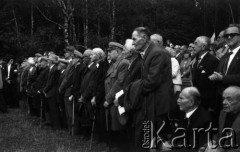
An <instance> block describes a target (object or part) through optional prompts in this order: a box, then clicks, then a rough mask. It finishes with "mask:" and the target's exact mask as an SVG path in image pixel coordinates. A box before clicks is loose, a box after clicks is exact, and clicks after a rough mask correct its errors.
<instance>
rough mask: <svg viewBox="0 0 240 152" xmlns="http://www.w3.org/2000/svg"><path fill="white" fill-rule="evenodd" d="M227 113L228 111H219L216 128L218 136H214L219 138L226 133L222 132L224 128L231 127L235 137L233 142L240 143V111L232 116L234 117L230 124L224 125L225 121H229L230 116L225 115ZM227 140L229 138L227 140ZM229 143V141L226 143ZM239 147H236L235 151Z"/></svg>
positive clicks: (216, 138)
mask: <svg viewBox="0 0 240 152" xmlns="http://www.w3.org/2000/svg"><path fill="white" fill-rule="evenodd" d="M227 115H229V114H228V113H226V112H225V111H223V110H222V111H221V112H220V117H219V128H218V136H215V140H216V141H217V140H219V139H220V138H221V137H223V136H225V137H226V134H224V132H222V131H223V129H224V128H229V127H230V128H232V129H233V130H234V131H235V135H236V136H235V137H236V143H234V144H235V145H236V144H237V145H240V112H239V113H238V114H236V116H235V117H234V119H233V120H232V122H231V123H230V124H231V126H226V122H227V121H230V119H229V118H230V117H231V116H230V117H227ZM228 142H229V140H228ZM228 144H229V143H228ZM234 149H235V148H233V147H231V148H230V149H227V150H226V151H228V150H234ZM235 150H236V149H235ZM239 150H240V148H239V147H238V149H237V151H239Z"/></svg>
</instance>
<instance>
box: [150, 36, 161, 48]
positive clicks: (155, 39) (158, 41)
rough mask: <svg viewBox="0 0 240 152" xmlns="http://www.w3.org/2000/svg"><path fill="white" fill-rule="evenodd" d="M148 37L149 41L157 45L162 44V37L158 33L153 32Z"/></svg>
mask: <svg viewBox="0 0 240 152" xmlns="http://www.w3.org/2000/svg"><path fill="white" fill-rule="evenodd" d="M150 38H151V41H152V42H153V43H155V44H157V45H158V46H162V45H163V37H162V36H161V35H160V34H153V35H151V36H150Z"/></svg>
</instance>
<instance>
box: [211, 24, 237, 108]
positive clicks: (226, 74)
mask: <svg viewBox="0 0 240 152" xmlns="http://www.w3.org/2000/svg"><path fill="white" fill-rule="evenodd" d="M224 37H225V38H226V39H227V42H226V43H227V45H228V47H229V51H228V52H227V53H226V54H225V55H224V56H223V57H222V58H221V60H220V62H219V66H218V68H217V70H216V72H214V73H213V74H212V75H211V76H210V77H209V79H210V80H211V81H213V82H215V83H216V84H217V99H216V102H217V103H218V104H219V112H220V110H221V107H222V92H223V90H224V89H225V88H227V87H229V86H231V85H235V86H240V81H239V80H240V51H239V50H240V27H239V26H237V25H232V26H230V27H228V28H227V29H226V30H225V35H224Z"/></svg>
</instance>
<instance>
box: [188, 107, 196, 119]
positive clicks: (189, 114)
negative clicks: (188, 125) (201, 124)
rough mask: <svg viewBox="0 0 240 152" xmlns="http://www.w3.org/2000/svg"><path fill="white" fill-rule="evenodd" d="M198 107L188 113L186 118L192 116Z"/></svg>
mask: <svg viewBox="0 0 240 152" xmlns="http://www.w3.org/2000/svg"><path fill="white" fill-rule="evenodd" d="M197 108H198V107H196V108H194V109H193V110H192V111H189V112H187V113H186V118H190V117H191V115H192V114H193V113H194V112H195V111H196V110H197Z"/></svg>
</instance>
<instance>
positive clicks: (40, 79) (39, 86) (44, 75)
mask: <svg viewBox="0 0 240 152" xmlns="http://www.w3.org/2000/svg"><path fill="white" fill-rule="evenodd" d="M48 72H49V67H46V68H44V69H42V70H41V71H40V72H39V75H38V76H37V78H36V80H35V82H34V83H33V88H34V90H35V91H38V90H39V91H41V92H42V91H43V89H44V87H45V85H46V82H47V80H48Z"/></svg>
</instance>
